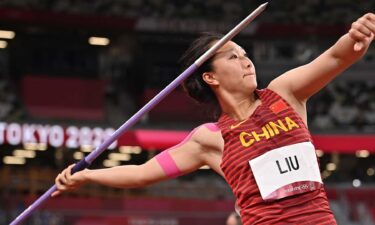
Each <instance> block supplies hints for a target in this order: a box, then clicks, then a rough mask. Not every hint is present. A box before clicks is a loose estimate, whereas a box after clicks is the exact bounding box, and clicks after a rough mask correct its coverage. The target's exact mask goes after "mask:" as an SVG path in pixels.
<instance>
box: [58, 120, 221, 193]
mask: <svg viewBox="0 0 375 225" xmlns="http://www.w3.org/2000/svg"><path fill="white" fill-rule="evenodd" d="M207 132H209V133H208V134H209V135H210V133H212V132H211V131H209V130H208V129H207V128H206V127H204V126H200V127H198V128H197V129H195V130H194V131H192V132H191V134H190V135H189V136H188V137H187V138H186V139H185V140H184V141H183V142H182V143H180V144H179V145H176V146H175V147H172V148H170V149H168V150H165V152H162V153H160V154H159V155H158V156H156V157H154V158H152V159H150V160H149V161H147V162H146V163H144V164H142V165H126V166H117V167H112V168H106V169H96V170H89V169H86V170H83V171H80V172H77V173H74V174H73V175H71V169H72V167H73V165H71V166H69V167H68V168H66V169H65V170H64V171H63V172H62V173H60V174H59V175H58V176H57V177H56V179H55V183H56V186H57V191H56V192H54V193H53V194H52V196H56V195H59V194H60V193H61V192H64V191H71V190H75V189H77V188H79V187H80V186H81V185H83V184H85V183H88V182H90V183H97V184H101V185H105V186H110V187H117V188H135V187H143V186H146V185H149V184H152V183H156V182H159V181H163V180H166V179H168V178H172V177H175V176H179V175H183V174H186V173H189V172H192V171H194V170H197V169H199V168H200V167H201V166H203V165H209V166H211V167H212V168H213V169H215V168H218V167H217V166H216V165H218V164H219V162H220V159H221V158H220V157H212V155H216V154H215V153H212V149H213V148H217V147H216V146H215V144H213V145H212V146H211V144H210V143H209V142H211V141H212V143H220V141H216V142H214V140H213V138H211V139H212V140H210V138H204V137H202V136H204V134H206V133H207ZM214 135H215V134H214ZM210 136H212V135H210ZM216 137H218V138H220V137H221V136H220V135H215V136H214V138H216ZM202 141H203V142H202ZM218 160H219V161H218ZM215 170H216V169H215Z"/></svg>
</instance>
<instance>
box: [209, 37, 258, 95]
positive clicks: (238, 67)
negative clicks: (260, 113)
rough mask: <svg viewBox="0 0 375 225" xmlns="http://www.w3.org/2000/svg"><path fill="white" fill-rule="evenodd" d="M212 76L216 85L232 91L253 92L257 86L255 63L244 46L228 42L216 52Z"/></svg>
mask: <svg viewBox="0 0 375 225" xmlns="http://www.w3.org/2000/svg"><path fill="white" fill-rule="evenodd" d="M212 67H213V71H212V72H211V73H212V77H214V79H215V81H216V83H215V84H216V85H219V86H220V87H221V88H224V89H225V90H227V91H228V92H230V93H236V92H241V93H244V92H245V93H251V92H253V91H254V89H255V88H256V86H257V82H256V74H255V68H254V64H253V63H252V62H251V60H250V59H249V58H248V57H247V54H246V52H245V50H244V49H243V48H241V47H240V46H239V45H237V44H236V43H234V42H231V41H230V42H228V43H227V44H225V45H224V46H223V47H221V48H220V49H219V50H218V51H217V53H216V54H215V56H214V58H213V61H212Z"/></svg>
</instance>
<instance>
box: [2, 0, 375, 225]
mask: <svg viewBox="0 0 375 225" xmlns="http://www.w3.org/2000/svg"><path fill="white" fill-rule="evenodd" d="M260 3H263V1H258V0H256V1H254V0H253V1H250V0H246V1H245V0H232V1H225V2H223V1H219V0H206V1H200V0H189V1H183V0H174V1H167V0H139V1H130V0H106V1H101V0H90V1H87V0H59V1H48V0H2V1H0V30H1V31H0V48H1V49H0V121H1V122H0V158H1V161H0V224H8V223H9V222H10V221H12V220H13V219H14V218H15V217H16V216H17V215H19V213H20V212H22V211H23V210H24V209H25V207H27V206H28V205H30V204H31V203H32V202H33V201H34V200H35V199H36V198H37V197H38V196H40V195H41V194H42V193H44V192H45V191H46V190H47V189H48V188H49V187H50V186H52V185H53V183H54V177H55V176H56V175H57V174H58V172H59V171H60V170H62V169H63V168H65V167H66V166H67V165H69V164H71V163H74V162H76V161H78V160H80V159H82V157H84V156H85V155H87V154H88V153H89V152H90V151H91V150H92V148H93V146H96V145H98V143H100V142H101V141H102V140H103V139H104V138H106V137H108V135H110V134H111V133H112V132H113V131H114V129H117V128H118V127H119V126H120V125H121V124H122V123H123V122H125V121H126V120H127V119H128V118H129V117H130V116H131V115H133V114H134V113H135V112H136V111H137V110H138V109H139V108H140V107H141V106H143V105H144V104H145V103H146V102H147V101H148V100H150V99H151V98H152V97H153V96H154V95H155V94H157V93H158V91H160V90H161V89H162V88H164V87H165V86H166V85H167V84H168V83H169V82H170V81H171V80H172V79H173V78H175V77H176V76H177V75H178V74H179V73H180V70H179V66H178V59H179V57H180V56H181V54H182V53H183V51H184V50H185V49H186V48H187V46H188V44H189V43H190V42H191V41H192V40H193V39H194V38H195V37H197V36H198V35H199V33H200V32H202V31H207V30H211V31H219V32H223V33H226V32H227V31H228V30H229V29H230V28H231V27H232V26H233V25H235V24H236V23H237V22H239V21H240V20H241V19H242V18H243V17H245V16H246V15H247V14H248V13H249V12H251V11H252V10H253V9H254V8H255V7H256V6H257V5H258V4H260ZM369 11H372V12H374V11H375V1H370V0H368V1H351V0H330V1H328V0H306V1H298V3H297V1H291V0H284V1H271V2H270V5H269V7H268V9H267V10H266V11H265V12H264V14H262V15H261V16H260V17H259V18H257V20H256V22H255V23H253V24H252V25H250V26H249V27H248V28H247V29H245V30H244V31H243V32H242V33H241V34H240V35H238V36H237V37H236V39H235V41H237V42H238V43H240V44H241V45H242V46H244V48H245V49H247V51H248V52H249V54H250V56H251V59H252V60H253V61H254V63H255V65H256V67H257V74H258V82H259V86H260V87H265V85H266V84H267V83H268V82H269V81H270V80H271V79H273V78H274V77H275V76H277V75H279V74H280V73H282V72H284V71H286V70H288V69H290V68H293V67H295V66H297V65H301V64H304V63H307V62H309V61H310V60H311V59H313V58H314V57H316V56H317V55H318V54H319V53H321V52H322V51H324V50H325V49H326V48H328V47H329V46H330V45H332V44H333V43H334V42H335V41H336V40H337V39H338V37H339V36H340V35H342V34H344V33H345V32H346V31H347V30H348V26H349V25H350V23H351V22H353V21H354V20H355V19H356V18H358V17H359V16H361V15H362V14H364V13H366V12H369ZM374 71H375V47H374V46H372V47H371V48H370V49H369V52H368V53H367V55H366V56H365V57H364V58H363V59H362V60H361V61H360V62H358V63H357V64H356V65H355V66H353V67H352V68H351V69H350V70H348V71H346V72H345V73H344V75H342V76H341V77H339V78H338V79H336V80H335V81H334V82H333V83H332V84H330V85H329V86H328V87H326V88H325V89H324V90H322V91H321V92H320V93H319V94H317V95H316V96H314V98H313V99H311V101H310V102H309V105H308V108H309V126H310V129H311V131H312V133H313V136H314V140H315V144H316V146H317V149H318V150H317V154H318V156H319V158H320V167H321V171H322V176H323V178H324V180H325V185H326V189H327V193H328V197H329V199H330V203H331V207H332V210H333V211H334V212H335V215H336V218H337V221H338V223H339V224H347V225H360V224H363V225H369V224H375V223H374V221H375V175H374V174H375V74H374ZM204 121H207V113H206V111H204V110H202V109H201V107H200V106H196V105H195V104H194V103H193V102H192V101H191V100H189V99H188V98H187V97H186V96H185V95H184V93H183V91H182V89H181V88H180V89H177V90H175V91H174V92H173V93H172V94H171V95H170V96H168V97H167V98H166V99H165V100H164V101H163V102H162V103H160V104H159V105H158V106H157V107H156V108H155V109H154V110H152V111H151V112H150V113H149V114H148V115H147V116H145V117H144V118H143V119H142V121H140V122H139V123H138V124H137V125H136V126H134V127H133V129H132V130H131V131H129V132H128V133H126V134H125V135H124V136H122V137H121V138H120V139H119V140H118V141H117V142H116V143H114V144H113V145H112V146H111V150H109V151H106V152H105V153H104V154H103V155H102V156H100V157H99V158H98V159H97V160H96V161H95V162H94V164H93V165H92V166H91V168H103V167H111V166H116V165H127V164H141V163H143V162H145V161H146V160H148V159H149V158H151V157H153V156H154V155H155V154H157V153H158V152H160V151H161V150H163V149H165V148H168V147H170V146H172V145H174V144H177V143H178V142H179V141H181V140H182V139H183V138H184V137H185V136H186V135H187V133H188V131H189V130H191V129H192V128H194V127H195V126H197V125H199V124H200V123H202V122H204ZM233 205H234V198H233V195H232V193H231V191H230V189H229V188H228V186H227V185H226V183H225V181H224V180H223V179H222V178H221V177H219V176H217V175H216V174H214V173H213V172H212V171H210V170H209V169H206V168H202V169H201V170H199V171H197V172H195V173H193V174H191V175H188V176H184V177H180V178H178V179H175V180H171V181H166V182H163V183H160V184H157V185H152V186H150V187H147V188H143V189H134V190H133V189H131V190H122V189H112V188H106V187H103V186H97V185H86V186H85V187H83V188H81V189H80V190H79V191H77V192H74V193H68V194H65V195H64V196H62V197H59V198H56V199H50V200H48V201H47V203H46V204H44V205H43V207H42V208H41V209H40V210H38V211H37V212H36V213H35V214H33V216H32V217H31V218H30V219H28V220H27V222H26V223H25V224H30V225H39V224H41V225H47V224H48V225H62V224H72V225H112V224H129V225H188V224H197V225H199V224H205V225H207V224H215V225H224V224H225V219H226V217H227V216H228V215H229V213H230V212H231V211H233Z"/></svg>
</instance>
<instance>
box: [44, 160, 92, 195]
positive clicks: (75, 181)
mask: <svg viewBox="0 0 375 225" xmlns="http://www.w3.org/2000/svg"><path fill="white" fill-rule="evenodd" d="M74 165H75V164H72V165H70V166H69V167H67V168H66V169H65V170H63V171H62V172H61V173H60V174H59V175H57V177H56V179H55V184H56V187H57V191H55V192H53V193H52V195H51V196H52V197H55V196H58V195H60V194H61V193H62V192H64V191H73V190H76V189H78V188H79V187H81V186H82V185H83V184H85V183H86V182H87V180H86V177H85V174H86V173H87V171H89V170H87V169H85V170H82V171H79V172H76V173H74V174H73V175H72V172H71V171H72V168H73V167H74Z"/></svg>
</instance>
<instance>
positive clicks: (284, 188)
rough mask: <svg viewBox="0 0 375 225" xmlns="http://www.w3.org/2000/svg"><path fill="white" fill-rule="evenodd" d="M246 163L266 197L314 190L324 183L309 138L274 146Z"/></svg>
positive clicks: (268, 199) (278, 197)
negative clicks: (286, 144) (282, 145)
mask: <svg viewBox="0 0 375 225" xmlns="http://www.w3.org/2000/svg"><path fill="white" fill-rule="evenodd" d="M249 164H250V167H251V170H252V172H253V174H254V177H255V181H256V183H257V185H258V188H259V190H260V194H261V196H262V198H263V200H265V201H272V200H276V199H281V198H285V197H288V196H292V195H295V194H300V193H304V192H308V191H313V190H316V189H318V188H320V187H321V186H322V184H323V182H322V178H321V176H320V171H319V165H318V161H317V158H316V155H315V148H314V146H313V144H312V143H311V142H302V143H298V144H293V145H288V146H284V147H281V148H276V149H273V150H271V151H269V152H267V153H265V154H263V155H261V156H258V157H257V158H255V159H252V160H250V161H249Z"/></svg>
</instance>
